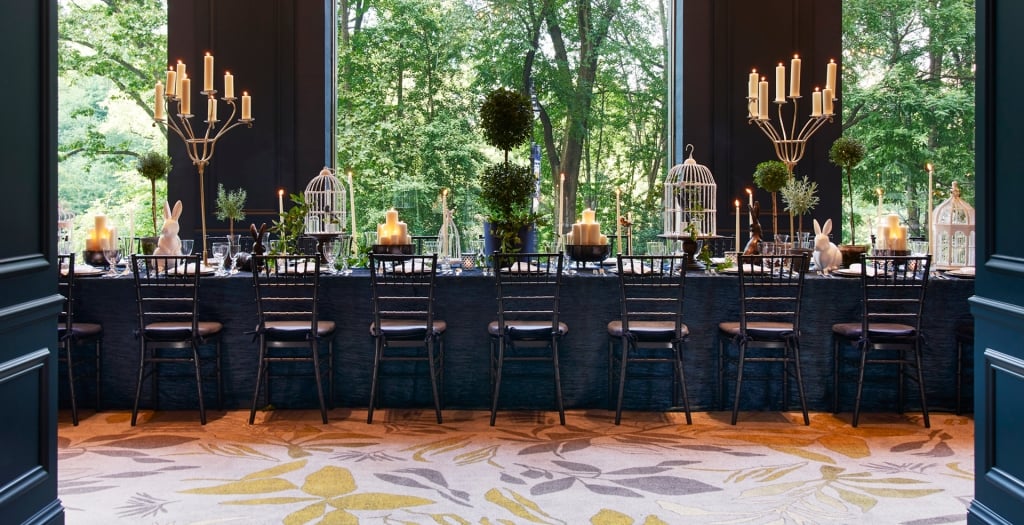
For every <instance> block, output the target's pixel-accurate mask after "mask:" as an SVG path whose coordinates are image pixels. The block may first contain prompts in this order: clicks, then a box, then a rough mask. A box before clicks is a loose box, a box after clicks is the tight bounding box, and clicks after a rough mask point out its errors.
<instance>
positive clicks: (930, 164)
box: [924, 162, 933, 171]
mask: <svg viewBox="0 0 1024 525" xmlns="http://www.w3.org/2000/svg"><path fill="white" fill-rule="evenodd" d="M924 169H926V170H928V171H932V169H933V168H932V163H931V162H929V163H928V164H925V165H924Z"/></svg>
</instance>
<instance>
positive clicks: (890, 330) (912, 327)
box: [832, 255, 931, 428]
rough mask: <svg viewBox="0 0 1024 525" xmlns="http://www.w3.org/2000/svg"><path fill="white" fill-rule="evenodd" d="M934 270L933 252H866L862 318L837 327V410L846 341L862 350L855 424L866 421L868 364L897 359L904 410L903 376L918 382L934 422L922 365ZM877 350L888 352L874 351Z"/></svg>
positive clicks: (927, 425) (924, 405)
mask: <svg viewBox="0 0 1024 525" xmlns="http://www.w3.org/2000/svg"><path fill="white" fill-rule="evenodd" d="M930 270H931V256H930V255H924V256H875V257H868V256H864V255H862V256H861V277H860V278H861V294H862V295H861V319H860V321H859V322H856V323H837V324H835V325H833V328H832V337H833V349H832V359H833V395H832V411H833V412H839V390H840V382H841V380H842V377H843V376H842V372H843V367H842V363H843V359H842V358H843V354H842V347H843V346H844V343H846V344H847V345H849V346H851V347H853V348H855V349H857V351H858V354H859V355H858V357H859V367H858V376H857V396H856V400H855V401H854V407H853V420H852V425H853V426H854V427H856V426H857V424H858V423H859V421H860V402H861V397H862V395H863V391H864V369H865V367H866V365H869V364H887V365H896V367H897V371H898V374H897V388H898V394H897V396H898V405H899V408H898V409H899V413H900V414H902V413H903V407H904V388H903V379H904V378H906V379H910V380H911V381H914V382H915V383H917V386H918V390H919V392H920V396H921V411H922V413H923V416H924V426H925V428H930V427H931V422H930V420H929V418H928V402H927V398H926V396H925V385H924V373H923V368H922V365H921V350H922V346H923V338H924V335H923V334H922V333H921V319H922V314H923V312H924V298H925V292H926V290H927V288H928V274H929V272H930ZM893 353H895V355H893ZM872 354H875V355H883V356H888V357H870V356H871V355H872ZM908 354H909V355H908Z"/></svg>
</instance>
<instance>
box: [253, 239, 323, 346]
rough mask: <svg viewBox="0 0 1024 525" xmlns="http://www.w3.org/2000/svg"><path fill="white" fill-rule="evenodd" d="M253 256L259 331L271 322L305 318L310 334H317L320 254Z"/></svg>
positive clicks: (303, 319) (302, 319)
mask: <svg viewBox="0 0 1024 525" xmlns="http://www.w3.org/2000/svg"><path fill="white" fill-rule="evenodd" d="M253 259H254V262H255V264H253V268H255V270H253V273H252V280H253V288H254V289H255V290H256V315H257V319H258V321H259V327H258V330H260V331H262V330H263V329H264V328H265V325H266V323H270V322H278V321H304V322H308V323H309V329H310V332H309V334H316V333H317V323H318V319H317V310H318V305H319V299H320V257H319V256H316V255H257V256H254V257H253Z"/></svg>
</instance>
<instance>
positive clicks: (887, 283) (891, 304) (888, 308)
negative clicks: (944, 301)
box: [860, 255, 932, 334]
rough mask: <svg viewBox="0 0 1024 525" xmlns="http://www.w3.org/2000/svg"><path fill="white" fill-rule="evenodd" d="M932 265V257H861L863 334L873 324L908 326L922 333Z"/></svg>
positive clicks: (866, 332)
mask: <svg viewBox="0 0 1024 525" xmlns="http://www.w3.org/2000/svg"><path fill="white" fill-rule="evenodd" d="M931 263H932V256H931V255H911V256H895V255H892V256H871V257H869V256H866V255H862V256H861V277H860V278H861V283H862V286H861V288H862V291H863V296H862V299H861V307H862V311H861V312H862V313H861V321H862V324H863V330H864V332H863V333H865V334H868V333H869V332H868V325H869V324H871V323H899V324H904V325H908V326H912V327H913V328H914V330H915V332H916V333H920V330H921V314H922V313H923V312H924V296H925V291H926V290H927V288H928V274H929V273H930V272H931Z"/></svg>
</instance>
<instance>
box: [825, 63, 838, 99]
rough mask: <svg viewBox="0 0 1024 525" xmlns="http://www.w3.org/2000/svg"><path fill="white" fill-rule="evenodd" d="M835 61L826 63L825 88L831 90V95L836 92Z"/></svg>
mask: <svg viewBox="0 0 1024 525" xmlns="http://www.w3.org/2000/svg"><path fill="white" fill-rule="evenodd" d="M836 67H837V66H836V60H835V59H834V58H833V59H830V60H829V61H828V70H827V71H828V73H827V74H826V76H825V88H826V89H831V90H832V92H833V93H835V92H836Z"/></svg>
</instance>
